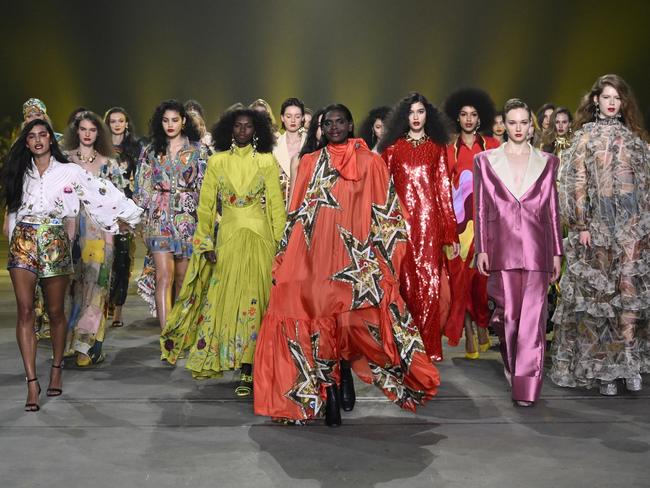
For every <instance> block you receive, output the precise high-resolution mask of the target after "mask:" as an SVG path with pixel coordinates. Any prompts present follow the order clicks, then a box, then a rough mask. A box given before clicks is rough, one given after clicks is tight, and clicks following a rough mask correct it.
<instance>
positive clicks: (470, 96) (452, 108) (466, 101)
mask: <svg viewBox="0 0 650 488" xmlns="http://www.w3.org/2000/svg"><path fill="white" fill-rule="evenodd" d="M463 107H474V108H475V109H476V111H477V112H478V118H479V120H480V122H481V124H480V126H479V128H478V132H481V133H483V134H491V133H492V125H493V124H494V116H495V115H496V113H497V109H496V108H495V106H494V102H493V101H492V98H491V97H490V95H488V93H487V92H486V91H483V90H480V89H478V88H461V89H460V90H456V91H455V92H453V93H451V94H450V95H449V96H448V97H447V99H446V100H445V103H444V104H443V110H444V111H445V114H447V117H449V120H451V121H453V123H454V126H455V128H456V131H459V132H460V124H459V123H458V115H459V114H460V110H461V109H462V108H463Z"/></svg>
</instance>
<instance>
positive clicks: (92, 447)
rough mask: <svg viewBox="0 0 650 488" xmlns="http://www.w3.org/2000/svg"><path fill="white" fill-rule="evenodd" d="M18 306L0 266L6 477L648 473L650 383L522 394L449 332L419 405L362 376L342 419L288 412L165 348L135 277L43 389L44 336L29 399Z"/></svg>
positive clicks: (217, 479)
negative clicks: (37, 387) (106, 318)
mask: <svg viewBox="0 0 650 488" xmlns="http://www.w3.org/2000/svg"><path fill="white" fill-rule="evenodd" d="M0 252H2V253H3V254H2V255H3V256H5V255H6V241H3V242H2V244H1V245H0ZM139 254H140V255H141V252H140V253H139ZM140 264H141V259H140V261H139V262H138V263H137V264H136V268H135V269H136V274H137V270H138V265H140ZM3 268H4V259H3ZM15 314H16V312H15V301H14V296H13V291H12V288H11V283H10V281H9V276H8V273H7V272H6V270H4V269H2V271H0V391H2V395H1V396H0V449H1V451H2V456H0V472H1V473H2V480H1V481H0V486H2V487H22V486H25V487H27V486H29V487H36V486H50V487H62V486H70V487H76V486H90V487H93V488H103V487H112V488H114V487H116V486H123V487H139V486H157V487H164V486H195V487H199V486H211V487H214V486H217V487H231V486H236V487H238V488H245V487H253V486H255V487H260V486H278V487H320V486H322V487H348V486H349V487H355V488H361V487H375V486H376V487H392V486H404V487H409V488H415V487H433V486H435V487H437V488H440V487H466V488H469V487H478V486H480V487H493V486H494V487H504V488H505V487H519V486H528V487H553V488H558V487H575V486H591V487H610V486H613V485H614V484H616V485H619V486H626V487H628V488H632V487H642V486H643V487H645V486H648V480H649V479H650V465H649V464H648V462H647V461H648V456H649V451H650V415H649V414H648V412H649V411H650V390H646V391H645V392H641V393H640V394H637V395H632V394H629V393H625V394H623V395H621V396H619V397H617V398H604V397H602V396H600V395H598V393H597V390H591V391H589V392H586V393H585V391H584V390H577V391H572V390H568V389H561V388H557V387H554V386H552V385H551V383H550V381H548V380H546V381H545V384H544V389H543V392H542V396H541V400H540V402H539V403H538V404H537V405H536V406H535V407H534V408H529V409H522V408H515V407H513V405H512V403H511V400H510V393H509V391H508V390H507V386H506V382H505V379H504V378H503V365H502V363H501V360H500V355H499V353H498V351H497V349H496V348H494V347H493V348H492V350H491V351H489V352H488V353H485V354H482V355H481V359H480V360H477V361H469V360H466V359H465V358H464V351H463V350H462V348H461V347H459V348H455V349H450V348H446V349H445V354H446V357H445V360H444V361H443V362H442V363H440V364H439V365H438V367H439V370H440V376H441V379H442V386H441V388H440V390H439V394H438V397H437V398H435V399H434V400H433V401H432V402H430V403H429V404H428V405H427V406H426V407H424V408H422V409H420V411H419V412H418V414H416V415H412V414H410V413H407V412H403V411H401V410H400V409H398V408H397V407H396V406H394V405H392V404H390V403H388V402H387V401H386V400H385V399H384V397H377V396H376V392H377V390H376V388H374V387H371V386H366V385H362V383H361V382H360V381H357V382H356V386H357V395H358V401H357V406H356V408H355V410H354V411H353V412H351V413H349V414H345V413H344V416H343V425H342V426H341V427H340V428H328V427H326V426H325V425H324V423H315V424H312V425H308V426H305V427H287V426H281V425H276V424H272V423H270V422H269V421H268V419H266V418H264V417H256V416H254V415H253V414H252V400H241V399H238V398H237V397H236V396H235V395H234V393H233V389H234V386H235V384H236V382H235V377H234V376H233V375H232V374H228V375H225V376H224V378H223V379H220V380H210V381H205V382H195V381H194V380H192V378H191V375H190V373H189V372H188V371H187V370H185V369H184V368H183V367H181V366H178V367H175V368H174V367H170V366H168V365H166V364H165V363H162V362H161V361H160V360H159V356H160V351H159V347H158V326H157V323H156V321H155V320H154V319H153V318H148V310H147V306H146V305H145V304H144V302H142V301H141V300H140V299H139V298H138V297H137V296H136V295H135V294H134V293H133V290H132V292H131V294H130V296H129V298H128V300H127V304H126V307H125V323H126V324H127V325H126V326H125V327H124V328H122V329H110V330H109V331H108V334H107V338H106V341H105V346H104V351H105V352H106V361H105V362H104V363H102V364H100V365H98V366H97V367H94V368H92V369H77V368H75V367H73V366H71V367H68V368H66V369H65V372H64V386H63V390H64V393H63V396H61V397H58V398H52V399H49V398H47V397H46V396H45V391H44V390H45V387H46V386H47V380H48V374H49V358H50V354H51V349H50V347H49V342H46V343H43V344H41V345H39V348H38V359H37V365H38V375H39V378H40V384H41V387H42V388H43V393H42V394H41V396H40V401H41V411H40V412H38V413H26V412H24V411H23V404H24V402H25V395H26V387H25V383H24V373H23V368H22V364H21V360H20V354H19V352H18V347H17V345H16V340H15V332H14V331H15V317H16V315H15ZM644 380H645V382H646V384H648V382H649V381H650V378H648V377H647V376H646V377H644Z"/></svg>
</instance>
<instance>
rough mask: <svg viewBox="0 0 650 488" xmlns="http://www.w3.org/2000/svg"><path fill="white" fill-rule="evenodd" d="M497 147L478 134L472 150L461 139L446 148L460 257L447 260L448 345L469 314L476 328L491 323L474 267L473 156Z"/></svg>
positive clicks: (484, 283) (483, 281)
mask: <svg viewBox="0 0 650 488" xmlns="http://www.w3.org/2000/svg"><path fill="white" fill-rule="evenodd" d="M497 147H499V142H498V141H497V140H496V139H495V138H493V137H489V136H483V135H480V134H477V135H476V137H475V138H474V143H473V144H472V147H469V146H468V145H467V144H465V143H464V142H463V141H462V139H461V137H458V138H457V139H456V141H455V142H454V143H452V144H449V145H448V146H447V163H448V165H449V176H450V177H451V184H452V188H451V194H452V198H453V205H454V212H455V214H456V222H457V233H458V239H459V241H460V255H459V256H457V257H456V258H454V259H449V260H448V262H447V269H448V271H449V279H450V283H451V296H452V297H453V300H452V306H451V311H450V313H449V319H448V320H447V325H446V326H445V335H446V336H447V337H448V338H449V344H451V345H452V346H456V345H458V342H459V340H460V338H461V337H462V335H463V327H464V325H465V314H466V313H469V315H470V317H472V320H473V321H474V322H476V324H477V325H478V326H479V327H487V326H488V322H489V320H490V311H489V310H488V296H487V277H486V276H482V275H481V274H480V273H479V272H478V271H477V269H476V268H475V267H474V173H473V171H474V156H476V155H477V154H478V153H480V152H482V151H485V150H487V149H494V148H497Z"/></svg>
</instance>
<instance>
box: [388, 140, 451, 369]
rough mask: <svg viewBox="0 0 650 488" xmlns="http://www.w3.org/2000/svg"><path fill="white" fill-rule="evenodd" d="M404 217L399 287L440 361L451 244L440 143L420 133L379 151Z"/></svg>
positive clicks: (448, 299)
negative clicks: (405, 227)
mask: <svg viewBox="0 0 650 488" xmlns="http://www.w3.org/2000/svg"><path fill="white" fill-rule="evenodd" d="M383 157H384V159H385V160H386V163H387V164H388V168H389V170H390V174H391V176H392V177H393V181H394V182H395V189H396V190H397V195H398V196H399V198H400V199H401V201H402V202H403V203H404V206H405V207H406V211H407V213H408V214H409V215H410V217H409V238H408V244H407V251H406V256H405V258H404V262H403V263H402V275H401V276H400V285H401V286H400V289H401V293H402V297H404V300H405V301H406V306H407V307H408V309H409V310H410V311H411V313H412V314H413V319H414V321H415V323H416V324H417V326H418V329H419V330H420V334H421V336H422V340H423V342H424V346H425V348H426V351H427V354H429V356H430V357H431V358H432V359H433V360H435V361H440V360H442V325H443V324H444V323H445V322H446V320H447V316H448V315H449V309H450V307H451V303H450V302H451V293H450V290H449V282H448V278H447V273H446V270H445V269H444V265H445V262H444V259H443V249H442V247H443V245H451V244H453V243H454V242H457V241H458V239H457V236H456V218H455V217H454V209H453V208H452V202H451V183H450V180H449V175H448V173H447V153H446V151H445V147H444V146H442V145H440V144H436V143H435V142H433V141H431V140H430V139H429V138H428V137H426V136H425V138H424V139H419V140H417V141H414V140H411V139H408V140H407V139H406V138H400V139H398V140H397V141H396V142H395V144H393V145H392V146H389V147H388V148H386V151H384V154H383Z"/></svg>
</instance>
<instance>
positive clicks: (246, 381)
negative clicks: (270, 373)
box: [235, 374, 253, 397]
mask: <svg viewBox="0 0 650 488" xmlns="http://www.w3.org/2000/svg"><path fill="white" fill-rule="evenodd" d="M251 393H253V375H251V374H242V375H241V376H240V377H239V385H237V388H235V395H237V396H238V397H247V396H250V394H251Z"/></svg>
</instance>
